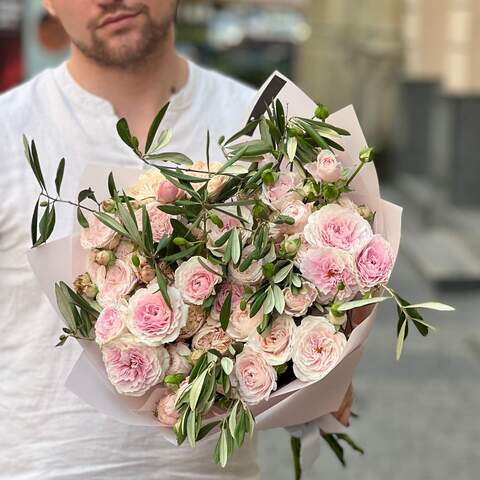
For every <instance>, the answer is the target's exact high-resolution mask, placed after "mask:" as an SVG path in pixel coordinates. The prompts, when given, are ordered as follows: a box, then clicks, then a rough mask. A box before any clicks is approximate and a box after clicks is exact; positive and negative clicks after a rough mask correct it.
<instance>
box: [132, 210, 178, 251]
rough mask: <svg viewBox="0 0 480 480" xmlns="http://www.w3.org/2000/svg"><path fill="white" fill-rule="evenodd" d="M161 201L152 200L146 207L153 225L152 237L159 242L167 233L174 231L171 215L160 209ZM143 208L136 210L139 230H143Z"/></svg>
mask: <svg viewBox="0 0 480 480" xmlns="http://www.w3.org/2000/svg"><path fill="white" fill-rule="evenodd" d="M159 205H160V203H158V202H150V203H148V204H147V205H146V206H145V208H146V209H147V213H148V218H149V219H150V225H151V226H152V237H153V241H154V242H158V241H159V240H161V239H162V238H163V237H165V236H166V235H170V234H171V233H172V232H173V227H172V224H171V223H170V218H171V217H170V215H168V213H165V212H162V211H161V210H159V209H158V206H159ZM142 216H143V212H142V209H140V210H137V211H136V212H135V217H136V219H137V224H138V228H139V230H142Z"/></svg>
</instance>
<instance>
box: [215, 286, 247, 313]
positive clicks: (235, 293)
mask: <svg viewBox="0 0 480 480" xmlns="http://www.w3.org/2000/svg"><path fill="white" fill-rule="evenodd" d="M230 292H232V303H231V309H232V310H234V309H236V308H237V307H238V306H239V305H240V301H241V300H242V297H243V294H244V293H245V289H244V288H243V286H242V285H240V284H238V283H223V284H222V285H221V287H220V291H219V292H218V293H217V295H216V296H215V301H214V302H213V306H212V310H211V311H210V316H211V317H212V318H213V319H214V320H219V319H220V310H221V309H222V306H223V304H224V302H225V300H226V298H227V296H228V294H229V293H230Z"/></svg>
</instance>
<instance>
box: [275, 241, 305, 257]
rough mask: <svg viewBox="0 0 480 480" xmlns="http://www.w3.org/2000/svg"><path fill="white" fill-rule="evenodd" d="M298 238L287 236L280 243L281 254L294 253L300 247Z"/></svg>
mask: <svg viewBox="0 0 480 480" xmlns="http://www.w3.org/2000/svg"><path fill="white" fill-rule="evenodd" d="M300 244H301V241H300V238H298V237H297V238H295V237H287V238H285V240H283V242H282V243H281V244H280V253H282V254H283V255H288V256H290V255H295V254H296V253H297V252H298V249H299V248H300Z"/></svg>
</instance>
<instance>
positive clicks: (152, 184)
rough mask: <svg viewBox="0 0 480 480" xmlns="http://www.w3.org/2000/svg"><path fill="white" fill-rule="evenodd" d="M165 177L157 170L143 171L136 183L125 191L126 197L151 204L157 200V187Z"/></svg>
mask: <svg viewBox="0 0 480 480" xmlns="http://www.w3.org/2000/svg"><path fill="white" fill-rule="evenodd" d="M164 180H165V177H164V176H163V175H162V174H161V173H160V171H159V170H158V169H157V168H152V169H149V170H145V171H144V172H143V173H142V174H141V175H140V177H139V178H138V180H137V181H136V183H134V184H133V185H132V186H131V187H129V188H128V189H127V192H126V193H127V195H128V196H130V197H133V198H134V199H135V200H137V201H138V202H141V203H148V202H152V201H154V200H155V199H156V198H157V192H158V187H159V185H160V182H162V181H164Z"/></svg>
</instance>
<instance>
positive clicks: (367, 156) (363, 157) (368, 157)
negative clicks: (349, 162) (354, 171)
mask: <svg viewBox="0 0 480 480" xmlns="http://www.w3.org/2000/svg"><path fill="white" fill-rule="evenodd" d="M358 158H359V159H360V161H361V162H362V163H368V162H371V161H373V148H372V147H365V148H363V149H362V150H360V153H359V155H358Z"/></svg>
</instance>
